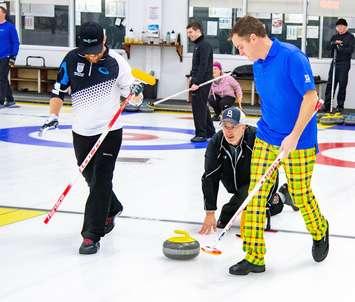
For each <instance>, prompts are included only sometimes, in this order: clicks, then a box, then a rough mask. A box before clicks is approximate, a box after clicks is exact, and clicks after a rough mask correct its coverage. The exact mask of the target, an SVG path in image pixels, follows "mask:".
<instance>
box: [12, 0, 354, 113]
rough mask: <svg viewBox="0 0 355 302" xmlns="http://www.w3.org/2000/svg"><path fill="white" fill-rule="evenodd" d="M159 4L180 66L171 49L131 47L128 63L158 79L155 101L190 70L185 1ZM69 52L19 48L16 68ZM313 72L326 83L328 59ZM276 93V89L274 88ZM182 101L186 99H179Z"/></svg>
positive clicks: (230, 61)
mask: <svg viewBox="0 0 355 302" xmlns="http://www.w3.org/2000/svg"><path fill="white" fill-rule="evenodd" d="M148 2H149V0H129V1H128V9H127V13H128V15H127V28H130V27H132V28H133V29H134V30H135V31H136V32H141V31H142V29H143V27H144V24H145V18H146V7H147V3H148ZM161 3H162V34H164V35H165V33H166V32H167V31H171V30H172V29H174V30H175V32H176V33H181V37H182V43H183V45H184V56H183V62H182V63H181V62H180V61H179V58H178V55H177V54H176V51H175V49H174V48H172V47H167V48H162V49H161V48H159V47H144V46H133V47H131V59H130V60H129V63H130V64H131V66H133V67H137V68H140V69H143V70H146V71H150V70H154V71H155V72H156V76H157V77H158V78H159V86H158V97H166V96H169V95H172V94H175V93H176V92H178V91H182V90H184V89H186V78H185V74H187V73H189V71H190V67H191V54H187V53H186V51H187V40H186V35H185V27H186V24H187V19H188V1H187V0H179V1H171V0H161ZM68 50H69V48H64V47H39V46H26V45H21V49H20V52H19V55H18V60H17V63H18V64H24V63H25V58H26V57H27V56H29V55H33V56H43V57H45V59H46V64H47V66H58V65H59V63H60V61H61V60H62V58H63V57H64V55H65V53H66V52H67V51H68ZM215 59H216V60H219V61H220V62H221V63H222V66H223V68H224V69H225V70H231V69H233V68H235V67H236V66H239V65H243V64H248V63H249V62H248V61H247V60H246V59H245V58H241V57H239V56H235V57H233V56H231V55H215ZM311 63H312V68H313V72H314V74H315V75H320V76H321V78H322V79H325V80H326V79H327V77H328V70H329V65H330V59H324V60H319V59H311ZM275 89H276V88H275ZM180 98H181V99H185V98H186V95H181V97H180ZM345 107H346V108H351V109H355V60H353V61H352V68H351V70H350V73H349V84H348V88H347V98H346V102H345Z"/></svg>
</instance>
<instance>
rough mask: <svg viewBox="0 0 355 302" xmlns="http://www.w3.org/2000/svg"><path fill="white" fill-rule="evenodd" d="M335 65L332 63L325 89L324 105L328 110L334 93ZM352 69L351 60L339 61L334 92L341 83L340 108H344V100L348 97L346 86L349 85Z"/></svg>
mask: <svg viewBox="0 0 355 302" xmlns="http://www.w3.org/2000/svg"><path fill="white" fill-rule="evenodd" d="M333 66H334V64H333V63H332V64H331V66H330V69H329V74H328V82H327V88H326V90H325V101H324V107H325V109H326V110H327V111H329V110H330V101H331V94H332V80H333ZM349 70H350V61H349V62H337V63H336V67H335V81H334V92H335V90H336V88H337V86H338V84H339V90H338V97H337V102H338V109H344V102H345V97H346V86H347V85H348V74H349Z"/></svg>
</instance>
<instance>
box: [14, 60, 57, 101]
mask: <svg viewBox="0 0 355 302" xmlns="http://www.w3.org/2000/svg"><path fill="white" fill-rule="evenodd" d="M30 59H39V60H40V61H41V62H40V63H41V64H40V65H38V66H37V65H31V64H30V62H29V60H30ZM57 72H58V68H56V67H47V66H46V64H45V59H44V58H43V57H35V56H29V57H27V58H26V65H15V66H14V67H13V68H11V69H10V74H9V80H10V83H11V86H12V88H13V90H15V91H34V92H37V93H38V94H40V93H47V92H50V91H51V90H52V87H53V84H54V83H55V81H56V78H57Z"/></svg>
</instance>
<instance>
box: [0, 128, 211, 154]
mask: <svg viewBox="0 0 355 302" xmlns="http://www.w3.org/2000/svg"><path fill="white" fill-rule="evenodd" d="M39 128H40V127H39V126H27V127H14V128H4V129H0V141H4V142H8V143H16V144H24V145H32V146H42V147H55V148H72V147H73V145H72V144H71V143H65V142H56V141H48V140H44V139H39V138H35V137H31V136H30V134H31V133H33V132H37V131H38V129H39ZM123 128H124V129H133V130H149V131H163V132H172V133H181V134H186V135H194V133H195V131H194V130H192V129H181V128H170V127H151V126H124V127H123ZM60 129H63V130H66V129H71V125H60V126H59V130H60ZM206 146H207V142H202V143H182V144H162V145H122V147H121V150H183V149H203V148H206Z"/></svg>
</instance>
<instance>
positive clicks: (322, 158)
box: [317, 143, 355, 168]
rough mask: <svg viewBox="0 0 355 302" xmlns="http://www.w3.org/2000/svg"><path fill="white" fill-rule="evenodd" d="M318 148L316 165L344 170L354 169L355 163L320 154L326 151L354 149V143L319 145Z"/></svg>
mask: <svg viewBox="0 0 355 302" xmlns="http://www.w3.org/2000/svg"><path fill="white" fill-rule="evenodd" d="M318 146H319V150H320V153H319V154H317V163H318V164H322V165H328V166H336V167H344V168H355V162H353V161H350V160H341V159H337V158H333V157H330V156H327V155H323V154H322V152H323V151H326V150H331V149H340V148H351V147H355V143H320V144H318Z"/></svg>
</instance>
